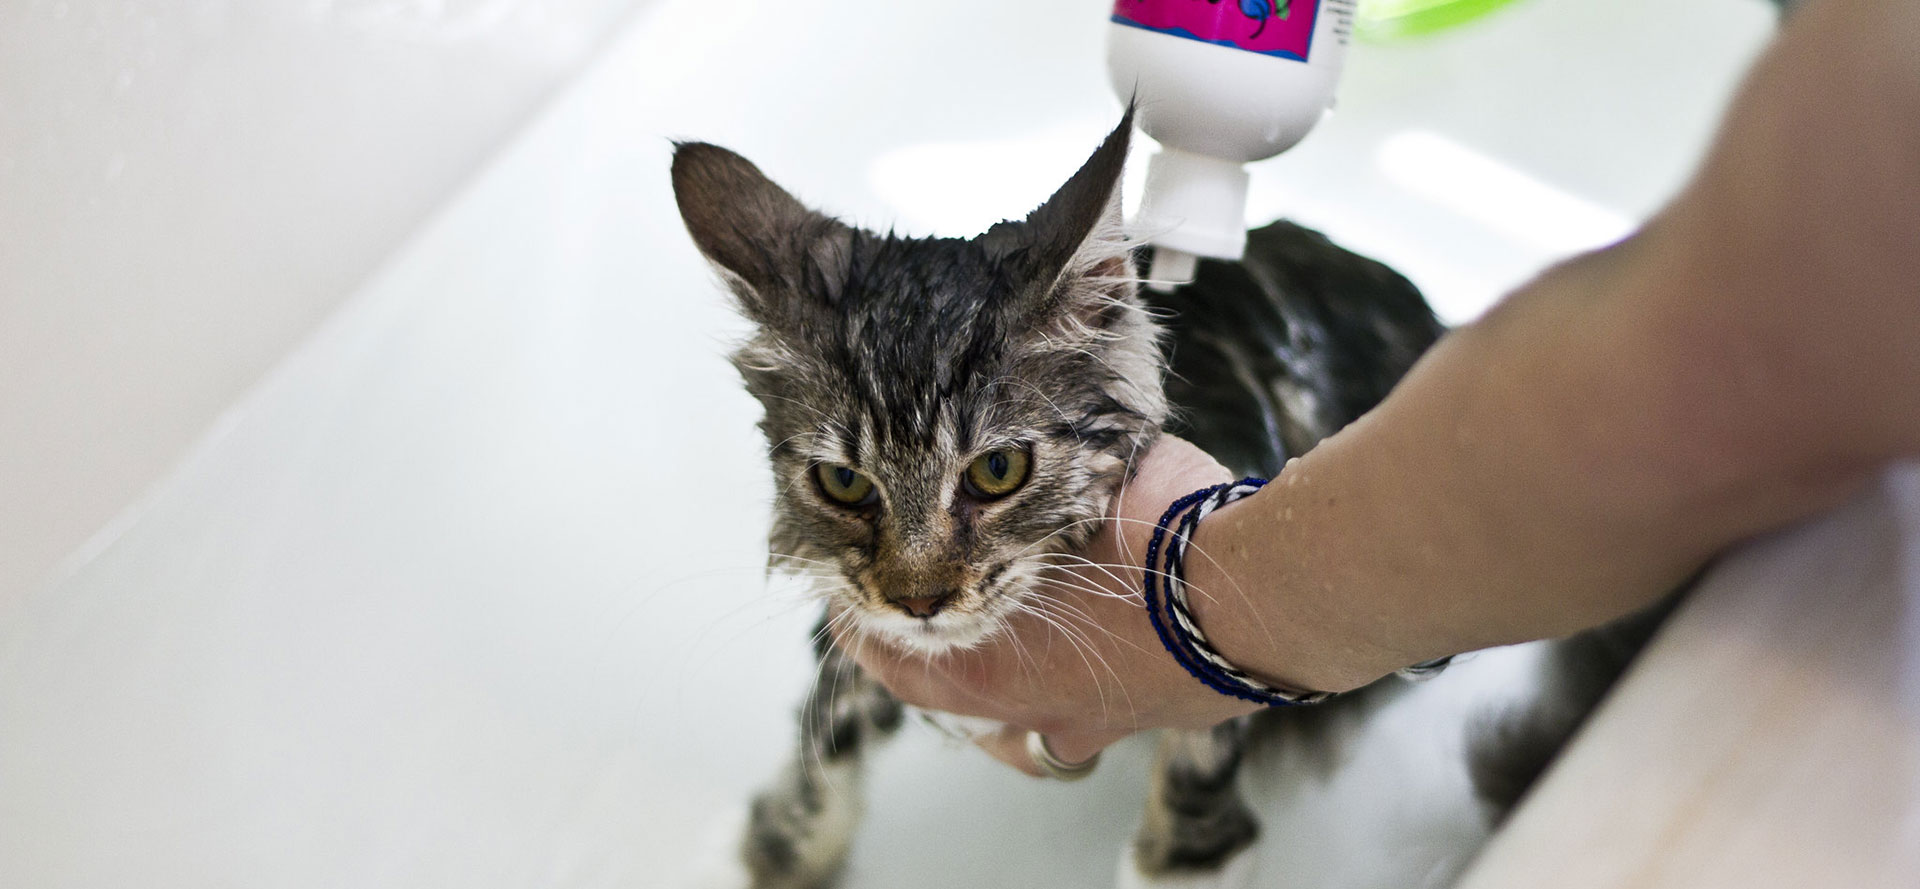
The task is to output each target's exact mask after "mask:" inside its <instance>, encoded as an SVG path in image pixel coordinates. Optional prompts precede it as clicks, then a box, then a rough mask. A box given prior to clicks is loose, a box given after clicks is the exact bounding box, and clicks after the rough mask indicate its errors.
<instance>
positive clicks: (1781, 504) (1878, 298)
mask: <svg viewBox="0 0 1920 889" xmlns="http://www.w3.org/2000/svg"><path fill="white" fill-rule="evenodd" d="M1916 34H1920V3H1912V2H1909V0H1815V2H1811V3H1808V4H1806V5H1805V6H1804V7H1802V9H1801V10H1800V12H1799V13H1798V14H1796V15H1795V16H1794V17H1793V18H1792V20H1790V21H1789V22H1788V23H1787V25H1786V26H1785V27H1784V28H1783V31H1782V34H1781V36H1780V38H1779V39H1778V40H1777V41H1776V42H1775V44H1774V46H1772V47H1771V48H1770V49H1769V50H1768V51H1767V52H1766V54H1765V55H1764V56H1763V57H1762V59H1761V60H1760V62H1759V63H1758V64H1757V65H1756V66H1755V69H1754V71H1753V72H1752V73H1751V75H1750V76H1749V78H1748V81H1747V83H1746V85H1745V87H1744V89H1743V90H1742V93H1741V95H1740V97H1739V98H1738V99H1737V100H1736V102H1735V103H1734V106H1733V108H1732V109H1731V111H1730V113H1729V116H1728V118H1727V121H1726V122H1725V125H1724V126H1723V128H1722V132H1721V136H1720V138H1719V140H1718V142H1717V144H1716V146H1715V148H1714V150H1713V151H1712V152H1711V154H1710V155H1709V157H1708V158H1707V160H1706V162H1705V163H1704V165H1703V166H1702V168H1701V170H1700V172H1699V174H1698V175H1697V176H1696V177H1695V179H1694V180H1693V182H1692V183H1690V184H1689V185H1688V187H1687V188H1686V189H1685V190H1684V191H1683V192H1682V194H1681V195H1680V196H1679V197H1678V198H1676V199H1675V201H1674V202H1673V204H1672V205H1671V206H1669V207H1668V208H1667V209H1666V210H1665V211H1663V212H1662V213H1661V214H1660V215H1659V216H1658V217H1656V218H1655V219H1654V220H1653V221H1652V222H1650V223H1649V224H1648V225H1647V226H1646V227H1645V228H1644V229H1643V230H1642V231H1640V232H1639V233H1637V234H1635V235H1634V236H1633V237H1631V238H1629V239H1627V240H1626V241H1624V242H1622V243H1621V244H1618V245H1615V246H1614V247H1611V248H1609V249H1606V250H1603V251H1599V252H1596V253H1592V254H1588V255H1586V256H1583V257H1580V258H1578V259H1575V260H1573V261H1571V262H1568V263H1565V264H1563V265H1561V266H1558V267H1556V268H1554V269H1552V270H1550V271H1548V272H1547V273H1546V274H1544V275H1542V276H1541V277H1540V278H1539V279H1538V280H1536V281H1534V282H1533V283H1531V284H1529V285H1528V286H1526V287H1524V288H1523V289H1521V290H1520V291H1518V292H1516V293H1514V294H1512V295H1511V296H1509V297H1508V298H1507V299H1506V300H1505V301H1503V302H1502V303H1501V304H1500V305H1499V306H1497V307H1496V308H1495V309H1494V310H1492V311H1491V312H1489V313H1488V314H1487V315H1486V316H1485V317H1484V318H1482V319H1481V320H1479V321H1477V322H1475V323H1473V324H1471V325H1469V326H1467V327H1463V328H1461V329H1459V330H1457V331H1455V332H1453V333H1452V334H1450V335H1448V336H1447V337H1445V338H1444V339H1443V340H1442V341H1441V342H1440V343H1439V344H1438V345H1436V346H1435V347H1434V349H1433V350H1432V351H1431V352H1430V353H1429V354H1428V355H1427V357H1426V358H1424V359H1423V360H1422V361H1421V362H1420V363H1419V364H1418V365H1417V366H1416V367H1415V368H1414V369H1413V370H1412V371H1411V372H1410V373H1409V374H1408V375H1407V377H1406V379H1405V380H1404V381H1403V382H1402V384H1401V385H1400V387H1399V388H1397V389H1396V390H1395V391H1394V392H1393V394H1392V395H1390V396H1389V397H1388V398H1387V399H1386V400H1385V401H1384V402H1383V403H1382V404H1381V405H1380V407H1379V408H1377V409H1376V410H1375V411H1373V412H1372V413H1370V414H1368V415H1367V416H1365V417H1363V418H1361V420H1359V421H1358V422H1356V423H1354V424H1353V425H1352V426H1350V427H1348V428H1347V429H1346V430H1343V431H1342V432H1340V433H1339V434H1337V435H1335V436H1333V437H1332V438H1330V439H1328V440H1327V441H1325V442H1323V443H1322V444H1321V445H1320V446H1319V447H1317V448H1315V449H1314V450H1313V451H1311V452H1310V453H1308V454H1307V455H1306V456H1304V457H1302V458H1300V459H1299V460H1297V461H1294V463H1292V464H1290V465H1289V466H1288V468H1287V470H1286V471H1285V472H1283V473H1282V474H1281V476H1280V477H1279V478H1277V479H1275V481H1274V482H1273V483H1272V484H1270V485H1269V486H1268V487H1267V488H1265V489H1263V490H1262V491H1261V492H1259V493H1258V494H1256V495H1254V496H1252V497H1249V498H1247V499H1246V500H1243V501H1241V502H1239V503H1237V504H1234V505H1232V506H1229V507H1226V508H1224V509H1222V510H1220V511H1218V512H1216V513H1214V514H1213V515H1212V516H1211V517H1209V518H1208V519H1207V520H1206V521H1205V522H1204V523H1202V524H1201V526H1200V528H1199V531H1198V532H1197V534H1196V535H1195V538H1194V543H1193V547H1192V549H1191V550H1190V555H1189V559H1188V565H1187V577H1188V580H1189V582H1190V588H1191V590H1192V594H1193V597H1194V600H1195V601H1194V604H1195V608H1196V616H1197V619H1198V621H1199V623H1200V626H1201V627H1202V628H1203V629H1204V630H1205V631H1206V633H1207V634H1208V636H1209V638H1210V639H1211V640H1212V641H1213V642H1214V643H1215V645H1216V647H1217V648H1218V649H1219V650H1220V651H1221V652H1222V653H1223V654H1225V655H1226V656H1227V657H1228V658H1229V659H1231V660H1233V661H1234V662H1235V663H1237V664H1239V665H1241V666H1243V667H1245V668H1247V669H1249V670H1251V671H1252V672H1254V673H1256V674H1258V675H1261V676H1264V677H1267V678H1268V679H1270V680H1273V681H1276V682H1278V683H1280V684H1282V685H1286V686H1291V687H1295V688H1301V689H1325V690H1332V691H1340V690H1347V689H1352V688H1355V687H1358V686H1360V685H1364V684H1366V683H1367V682H1370V681H1373V680H1375V679H1377V678H1379V677H1381V676H1383V675H1385V674H1387V673H1389V672H1391V671H1393V670H1395V669H1397V668H1399V667H1402V666H1405V665H1407V664H1410V663H1414V662H1417V661H1421V660H1424V659H1427V658H1431V657H1436V656H1440V655H1444V654H1449V653H1454V652H1460V651H1469V650H1473V649H1477V648H1484V647H1487V646H1491V645H1499V644H1505V643H1512V642H1520V641H1525V640H1531V639H1542V638H1550V637H1556V636H1561V635H1565V634H1567V633H1571V632H1574V631H1577V630H1580V629H1583V628H1586V627H1590V626H1594V625H1597V624H1599V623H1603V622H1605V621H1607V620H1610V619H1613V618H1616V617H1619V616H1622V615H1624V614H1628V613H1631V612H1632V611H1634V610H1637V609H1639V608H1641V607H1644V606H1646V605H1648V604H1650V603H1652V602H1653V601H1655V600H1657V599H1658V598H1659V597H1661V596H1662V595H1664V594H1665V593H1667V592H1668V591H1670V590H1672V589H1673V588H1675V586H1676V585H1677V584H1679V583H1680V582H1682V581H1683V580H1685V579H1686V578H1687V577H1689V576H1690V575H1692V574H1693V573H1694V572H1696V571H1697V570H1698V569H1699V568H1700V567H1701V566H1702V565H1703V564H1705V563H1706V562H1707V561H1708V560H1710V559H1711V558H1712V557H1713V556H1714V555H1715V554H1717V553H1718V552H1720V551H1721V550H1723V549H1725V548H1726V547H1728V546H1730V545H1732V544H1734V543H1736V542H1739V541H1740V540H1743V539H1745V538H1747V537H1750V536H1752V535H1754V534H1757V533H1760V532H1763V531H1766V530H1769V529H1773V528H1777V527H1780V526H1782V525H1786V524H1789V523H1792V522H1795V521H1798V520H1801V519H1804V518H1807V517H1809V516H1812V515H1815V514H1818V513H1820V512H1822V511H1825V510H1827V509H1829V508H1831V507H1833V506H1834V505H1836V504H1838V503H1840V502H1841V501H1843V500H1844V499H1846V498H1847V497H1848V496H1850V495H1851V494H1853V493H1854V492H1856V491H1858V490H1859V489H1860V488H1861V487H1862V486H1864V485H1865V484H1866V483H1867V482H1868V481H1869V480H1870V479H1871V478H1873V476H1874V475H1875V474H1876V473H1877V472H1878V471H1879V469H1880V468H1881V467H1883V466H1884V465H1885V464H1886V463H1888V462H1890V461H1892V460H1896V459H1900V458H1902V457H1909V456H1914V455H1920V52H1915V51H1914V48H1913V46H1912V40H1913V37H1914V35H1916ZM1226 480H1228V475H1227V473H1226V472H1225V471H1224V470H1223V469H1221V468H1220V466H1219V465H1218V464H1216V463H1214V462H1213V461H1212V460H1211V459H1210V458H1208V457H1207V456H1206V455H1205V454H1204V453H1201V452H1200V451H1199V450H1198V449H1196V448H1194V447H1193V446H1192V445H1190V444H1187V443H1186V442H1183V441H1179V440H1177V439H1172V438H1167V439H1163V441H1162V442H1161V444H1160V445H1158V446H1156V447H1155V448H1154V449H1153V451H1152V452H1151V453H1149V454H1148V455H1147V457H1146V458H1145V459H1144V460H1143V461H1142V463H1141V465H1140V467H1139V469H1138V472H1137V474H1136V477H1135V478H1134V479H1133V480H1132V482H1131V483H1130V484H1129V485H1128V487H1127V488H1126V489H1125V491H1124V492H1123V494H1122V496H1121V497H1119V498H1118V500H1117V502H1116V504H1115V507H1114V514H1115V516H1116V517H1117V519H1118V520H1117V521H1115V522H1113V523H1111V524H1110V525H1109V526H1108V527H1107V528H1106V529H1105V530H1103V532H1102V534H1101V536H1100V537H1099V538H1098V539H1096V540H1095V541H1094V543H1093V544H1092V546H1091V548H1090V551H1089V552H1088V553H1086V555H1087V556H1088V557H1089V558H1090V559H1092V560H1094V561H1096V562H1100V563H1106V564H1111V565H1114V566H1116V567H1114V568H1111V569H1107V570H1098V571H1097V570H1089V569H1082V570H1080V571H1078V572H1075V573H1073V574H1071V575H1069V576H1064V577H1063V578H1062V579H1061V581H1060V582H1058V583H1055V584H1053V585H1051V586H1050V587H1049V588H1048V589H1047V590H1046V591H1045V594H1046V595H1049V596H1054V597H1057V598H1059V599H1062V600H1064V601H1065V602H1066V603H1067V606H1068V607H1067V608H1066V609H1064V610H1066V611H1072V610H1073V609H1079V610H1080V611H1082V612H1084V613H1085V614H1086V615H1087V617H1088V620H1087V623H1088V624H1089V625H1094V626H1097V627H1098V628H1099V629H1097V630H1094V631H1091V632H1089V631H1086V630H1085V628H1082V632H1081V634H1080V635H1081V636H1082V637H1084V638H1082V639H1081V640H1079V641H1078V642H1077V643H1076V641H1075V640H1070V639H1068V638H1067V637H1066V636H1065V635H1063V634H1062V633H1061V631H1060V630H1058V629H1057V628H1054V627H1051V626H1048V625H1046V624H1044V623H1042V622H1039V621H1034V620H1025V621H1021V620H1016V621H1015V622H1013V624H1012V625H1011V626H1010V627H1009V631H1008V633H1007V634H1006V635H1004V636H1002V637H1000V638H998V639H996V640H994V641H992V642H990V643H988V644H985V645H983V646H982V647H981V648H979V649H977V650H975V651H971V652H967V653H964V654H958V655H952V656H948V657H944V658H939V659H936V660H933V661H932V662H928V661H927V660H926V659H925V658H924V657H921V656H918V655H910V654H903V653H900V652H894V651H890V650H888V649H886V648H885V647H884V646H880V645H875V644H873V641H872V640H869V641H868V643H867V644H865V645H863V646H859V647H858V649H857V651H856V656H857V657H858V658H859V659H860V662H861V663H862V664H863V666H865V667H866V668H867V669H868V670H870V671H872V672H873V673H874V674H875V675H876V676H878V677H879V678H880V680H881V681H882V682H884V683H885V684H886V685H887V686H888V687H889V688H891V689H893V691H894V692H895V693H896V694H897V695H898V696H899V697H900V698H901V699H902V700H905V701H907V702H908V703H911V704H915V705H918V706H922V707H927V708H930V709H937V710H944V711H950V712H956V713H962V714H967V715H972V716H983V717H989V718H992V719H997V720H1000V721H1002V722H1004V723H1006V724H1007V726H1008V728H1007V729H1006V730H1005V731H1003V732H1002V733H1000V734H999V735H995V736H990V737H986V738H982V739H979V743H980V744H981V746H983V747H985V748H986V749H987V750H988V751H989V752H991V753H993V754H994V755H995V756H997V757H998V758H1000V759H1002V760H1004V761H1006V762H1007V763H1009V764H1011V765H1013V766H1015V767H1017V768H1020V769H1022V770H1024V771H1027V772H1029V773H1035V774H1037V770H1036V769H1035V767H1034V766H1033V764H1032V763H1031V762H1030V761H1029V759H1028V757H1027V755H1026V752H1025V750H1024V747H1023V740H1024V736H1025V734H1026V732H1027V731H1028V730H1030V729H1031V730H1037V731H1040V732H1042V733H1043V734H1045V735H1046V736H1047V738H1048V741H1049V744H1050V746H1051V747H1052V749H1053V750H1054V751H1055V753H1056V754H1057V755H1059V756H1060V757H1061V758H1062V759H1066V760H1069V761H1074V760H1080V759H1084V758H1086V757H1089V756H1091V755H1093V754H1094V753H1096V752H1097V751H1099V750H1100V749H1101V748H1102V747H1104V746H1106V745H1107V744H1109V743H1112V742H1113V741H1115V740H1117V739H1119V738H1121V737H1124V736H1126V735H1128V734H1131V733H1132V732H1134V731H1137V730H1140V729H1145V728H1159V727H1183V728H1200V727H1205V726H1208V725H1212V724H1215V723H1217V722H1219V721H1221V720H1223V719H1227V718H1230V717H1233V716H1236V715H1241V714H1244V713H1247V712H1251V711H1252V710H1253V709H1255V707H1254V705H1251V704H1247V703H1245V702H1242V701H1239V700H1236V699H1233V698H1229V697H1226V696H1223V695H1220V694H1218V693H1215V692H1213V691H1211V690H1209V689H1207V688H1206V687H1204V686H1202V685H1201V684H1200V683H1199V682H1198V681H1197V680H1195V679H1194V678H1192V677H1191V676H1190V675H1188V674H1187V673H1186V672H1185V671H1184V670H1183V669H1182V668H1181V667H1180V666H1178V665H1177V664H1176V663H1175V662H1174V661H1173V660H1172V658H1171V657H1170V656H1168V655H1167V653H1166V652H1165V651H1164V650H1163V649H1162V648H1161V646H1160V643H1159V641H1158V639H1157V638H1156V637H1155V635H1154V632H1153V630H1152V628H1151V626H1150V625H1149V624H1148V622H1147V620H1146V617H1145V612H1144V610H1143V608H1142V607H1141V600H1140V597H1139V589H1140V582H1139V581H1140V577H1141V571H1140V568H1139V567H1137V566H1138V565H1139V564H1140V563H1141V554H1142V552H1143V551H1144V548H1145V542H1146V539H1147V537H1148V536H1149V535H1150V534H1151V525H1152V523H1153V522H1155V521H1157V520H1158V519H1159V517H1160V514H1161V512H1162V511H1163V510H1164V509H1165V508H1166V504H1167V503H1169V502H1170V501H1172V500H1173V499H1175V498H1177V497H1179V496H1181V495H1183V494H1186V493H1188V492H1190V491H1193V490H1196V489H1198V488H1202V487H1205V486H1208V485H1211V484H1214V483H1217V482H1220V481H1226ZM1123 566H1132V567H1123ZM1082 646H1089V647H1091V648H1092V649H1093V651H1092V653H1094V654H1097V655H1098V657H1097V658H1095V657H1090V656H1089V653H1088V652H1086V651H1083V650H1082Z"/></svg>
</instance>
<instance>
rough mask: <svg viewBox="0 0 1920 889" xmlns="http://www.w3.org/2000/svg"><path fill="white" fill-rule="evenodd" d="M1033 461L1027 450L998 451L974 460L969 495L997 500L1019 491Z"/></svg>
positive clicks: (969, 475) (969, 465) (968, 482)
mask: <svg viewBox="0 0 1920 889" xmlns="http://www.w3.org/2000/svg"><path fill="white" fill-rule="evenodd" d="M1030 463H1031V461H1030V459H1029V458H1028V457H1027V452H1026V451H1016V450H1013V449H1011V448H999V449H996V450H992V451H988V452H986V453H984V454H981V455H980V456H978V457H976V458H974V461H973V462H972V463H971V464H968V466H967V475H966V485H967V492H968V493H970V494H972V495H973V496H975V497H979V498H980V499H982V500H995V499H998V498H1001V497H1005V496H1007V495H1008V494H1011V493H1013V492H1014V491H1016V490H1018V489H1019V487H1020V486H1021V485H1023V484H1026V481H1027V470H1028V469H1029V468H1030Z"/></svg>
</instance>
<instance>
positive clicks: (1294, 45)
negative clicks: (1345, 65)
mask: <svg viewBox="0 0 1920 889" xmlns="http://www.w3.org/2000/svg"><path fill="white" fill-rule="evenodd" d="M1319 13H1320V0H1114V4H1113V20H1114V21H1115V22H1118V23H1120V24H1122V25H1131V26H1133V27H1135V28H1145V29H1147V30H1149V31H1159V32H1160V33H1162V34H1172V35H1173V36H1175V37H1185V38H1187V39H1188V40H1199V41H1201V42H1204V43H1213V44H1218V45H1220V46H1231V47H1233V48H1235V49H1244V50H1246V51H1248V52H1257V53H1260V54H1261V55H1267V56H1279V57H1281V58H1283V59H1295V60H1297V61H1302V62H1304V61H1306V60H1307V51H1308V50H1309V49H1311V48H1312V46H1313V20H1314V19H1315V18H1316V17H1318V16H1319Z"/></svg>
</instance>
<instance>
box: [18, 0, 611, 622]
mask: <svg viewBox="0 0 1920 889" xmlns="http://www.w3.org/2000/svg"><path fill="white" fill-rule="evenodd" d="M640 2H642V0H193V2H177V0H15V2H9V3H0V423H4V427H3V428H0V431H3V432H4V434H0V503H6V504H7V508H6V509H5V510H0V615H4V614H5V613H6V611H7V609H8V608H9V607H11V606H12V605H13V604H14V603H15V602H16V601H17V600H18V598H19V597H20V596H21V595H22V594H24V593H25V592H26V591H27V590H28V589H30V588H32V587H35V586H39V585H42V584H44V583H45V582H46V579H47V575H48V574H49V573H50V572H52V571H53V570H55V568H56V564H57V563H58V562H59V561H60V560H61V559H62V557H64V556H67V555H68V554H69V553H70V552H72V551H73V550H74V548H75V547H77V546H80V545H81V543H82V542H83V541H85V540H87V539H88V538H89V537H90V536H92V535H93V534H94V533H95V532H96V531H98V530H99V529H100V527H101V526H102V525H104V524H106V523H107V521H108V520H109V519H111V518H113V516H114V515H115V514H117V513H119V512H120V511H121V510H122V509H124V508H125V507H126V505H127V504H128V503H129V502H130V501H132V500H133V499H135V498H136V497H137V496H138V495H140V494H141V493H142V492H143V491H145V490H146V489H147V488H148V487H149V486H151V485H152V484H153V483H154V482H155V481H156V480H157V479H159V478H160V477H161V476H163V475H165V474H166V472H167V471H168V470H169V469H171V468H172V466H173V465H174V464H175V463H177V462H179V460H180V458H181V456H182V455H183V454H184V453H185V452H186V450H187V448H189V447H190V446H191V445H192V444H193V443H194V441H195V440H197V439H198V438H199V436H200V435H201V433H202V432H204V431H205V429H206V427H207V425H208V424H209V423H211V422H212V421H213V419H214V418H215V417H217V416H219V414H220V412H221V411H222V410H225V409H226V408H227V407H228V406H229V405H231V404H232V403H233V401H234V399H235V398H237V397H239V396H240V395H241V393H243V392H245V391H246V389H247V388H248V387H250V386H251V385H253V384H254V383H255V382H257V381H258V380H259V379H260V377H261V375H263V374H264V373H266V371H267V370H268V369H270V368H271V367H273V365H275V364H276V363H278V362H279V361H280V359H282V358H283V357H285V356H286V353H287V351H288V350H289V349H290V348H292V347H293V346H294V345H296V344H298V343H299V342H300V341H301V340H303V339H305V338H306V336H307V335H308V334H310V333H312V332H313V329H314V327H315V326H316V325H318V323H319V322H320V321H321V319H323V318H325V317H326V316H327V315H328V314H329V313H331V312H332V311H333V310H335V309H337V308H339V306H340V304H341V302H342V301H344V300H345V299H346V297H347V296H348V295H350V294H351V293H352V292H353V291H354V290H355V289H356V288H358V287H359V285H360V284H361V283H363V282H364V281H365V280H366V277H367V275H368V274H369V273H371V272H372V271H373V269H374V267H375V265H376V264H377V263H378V262H379V261H380V260H381V259H383V258H384V257H385V256H386V255H387V254H388V253H389V252H390V251H391V250H392V249H393V248H394V247H395V246H397V245H398V244H399V243H400V241H401V240H402V239H403V238H404V237H406V236H407V234H408V233H410V232H411V231H412V230H413V229H415V228H416V227H418V226H419V225H420V224H421V222H422V221H423V220H425V219H426V218H427V217H428V216H429V215H430V214H431V213H432V211H433V210H434V209H435V208H437V207H438V206H439V205H440V204H441V203H442V202H444V201H446V200H447V199H448V198H449V197H450V196H451V195H452V194H453V193H454V192H455V191H456V190H457V188H458V186H459V185H460V184H461V183H462V182H463V181H464V180H466V179H467V178H468V177H469V176H471V175H472V174H473V172H474V170H475V169H477V168H478V167H479V166H480V164H481V162H482V161H484V160H485V159H486V158H488V157H490V156H491V155H492V153H493V152H494V151H495V150H496V149H497V148H498V147H499V146H500V145H501V144H502V143H503V142H504V141H505V139H506V138H507V137H508V136H509V135H511V134H512V133H513V132H514V131H515V130H516V129H517V128H518V126H519V125H520V124H521V123H523V122H524V121H525V120H526V118H527V117H528V116H529V115H530V114H531V113H532V112H533V111H534V110H536V109H537V108H539V107H540V105H541V104H542V100H543V99H545V98H546V97H547V96H548V95H549V94H551V92H552V91H553V90H554V89H556V88H557V87H558V86H560V85H561V84H563V83H565V82H567V81H568V80H569V79H570V75H572V74H574V73H575V72H577V71H578V70H579V69H580V68H581V67H583V66H584V65H585V63H586V62H587V61H588V60H589V59H590V58H591V57H592V54H593V50H594V49H595V48H596V47H598V46H600V45H602V43H603V42H604V41H605V40H606V39H607V37H608V36H609V35H610V34H612V33H613V32H615V31H616V30H617V29H616V25H617V23H618V22H619V20H620V19H621V18H622V16H623V15H624V14H625V13H626V12H627V11H629V10H630V9H632V8H634V7H635V6H636V5H638V4H639V3H640Z"/></svg>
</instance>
